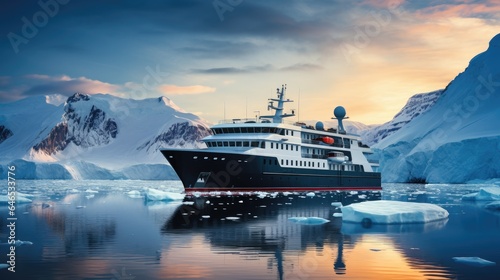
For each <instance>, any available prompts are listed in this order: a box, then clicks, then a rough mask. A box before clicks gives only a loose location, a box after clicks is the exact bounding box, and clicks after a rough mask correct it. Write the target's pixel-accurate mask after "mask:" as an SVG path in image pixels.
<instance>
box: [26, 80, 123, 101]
mask: <svg viewBox="0 0 500 280" xmlns="http://www.w3.org/2000/svg"><path fill="white" fill-rule="evenodd" d="M29 77H31V78H32V79H35V80H36V79H38V80H41V81H43V83H42V84H38V85H35V86H33V87H31V88H30V89H29V90H27V91H25V92H24V93H23V94H24V95H40V94H54V93H58V94H62V95H66V96H69V95H72V94H73V93H75V92H83V93H87V94H95V93H115V92H119V90H120V86H118V85H113V84H110V83H105V82H101V81H98V80H92V79H88V78H86V77H79V78H71V77H69V76H59V77H49V76H46V75H30V76H29Z"/></svg>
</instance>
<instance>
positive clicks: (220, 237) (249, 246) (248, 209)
mask: <svg viewBox="0 0 500 280" xmlns="http://www.w3.org/2000/svg"><path fill="white" fill-rule="evenodd" d="M380 198H381V194H380V192H377V191H367V192H358V191H356V192H324V193H318V192H317V193H315V194H314V196H313V195H312V193H309V194H305V193H302V194H297V193H295V194H289V195H283V194H282V193H279V194H275V196H274V195H272V194H271V195H269V194H268V195H267V196H265V197H263V196H261V197H259V196H257V195H238V196H225V195H218V196H213V195H212V196H198V197H195V196H186V198H185V200H184V202H183V204H182V205H181V206H179V207H178V208H177V209H176V211H175V212H174V214H173V215H172V216H171V217H170V218H169V219H168V220H167V221H166V222H165V224H164V225H163V227H162V229H161V230H162V232H163V233H164V234H166V235H176V234H182V235H186V234H190V235H195V236H201V237H202V238H201V241H200V239H196V241H195V242H193V243H192V244H189V245H188V244H185V246H193V247H196V251H197V252H196V253H195V252H193V255H192V261H193V262H194V263H196V262H199V264H202V263H205V264H207V260H206V259H205V260H203V258H208V259H209V261H208V262H209V263H210V266H211V267H212V268H213V269H214V270H215V269H217V268H215V267H214V266H217V264H216V262H217V260H218V258H217V256H216V255H221V254H222V255H226V256H227V255H229V256H230V257H231V258H230V260H228V259H227V258H223V262H224V263H225V264H227V265H229V266H233V267H234V273H235V274H234V276H232V278H233V279H247V278H249V277H250V276H251V274H252V273H253V272H254V273H256V275H253V277H255V279H257V278H266V279H269V278H271V279H276V275H275V276H274V277H271V275H270V274H269V272H270V271H274V273H275V274H277V279H318V278H322V277H327V278H328V277H329V276H332V275H335V274H346V272H347V270H348V269H349V267H350V266H352V267H353V271H352V273H351V272H349V273H348V274H349V276H350V277H353V278H356V277H362V278H364V279H368V278H373V277H375V278H376V273H374V272H370V274H372V277H367V275H366V272H367V270H368V271H369V270H370V267H372V266H373V265H376V264H377V263H380V262H384V261H386V262H387V263H385V264H384V269H383V270H380V267H379V268H378V269H379V270H380V272H381V273H380V275H379V276H380V277H382V276H383V275H385V274H384V273H387V272H390V273H397V272H398V271H399V272H401V271H403V270H405V269H409V270H410V271H411V268H409V265H408V264H406V263H405V260H404V259H405V257H404V256H402V255H404V253H402V252H401V249H398V248H396V245H394V244H393V241H392V240H391V238H388V237H387V236H380V234H377V232H379V231H385V232H387V230H389V231H391V230H394V229H396V231H400V230H412V231H414V230H416V231H421V230H425V227H424V225H410V226H407V227H404V228H401V227H400V226H398V227H397V228H394V227H392V229H391V227H388V226H376V225H375V226H371V227H370V228H366V226H363V225H361V224H359V225H358V224H347V226H346V230H347V231H348V232H347V233H346V232H345V231H344V230H343V229H342V218H341V215H340V213H341V210H340V208H339V207H337V205H339V203H338V202H341V203H342V205H344V206H345V205H348V204H351V203H354V202H360V201H367V200H379V199H380ZM292 217H317V218H322V219H324V220H322V219H311V221H310V222H307V221H305V223H301V222H294V220H295V219H290V218H292ZM438 227H439V226H438ZM372 231H373V232H374V234H375V235H370V232H372ZM358 232H359V233H358ZM360 233H364V234H360ZM367 233H368V235H366V234H367ZM377 235H379V236H378V237H377ZM194 244H196V245H194ZM370 245H372V246H373V247H371V248H370ZM202 247H203V248H202ZM207 247H209V248H207ZM381 250H384V251H385V250H387V251H390V253H389V254H387V252H386V253H385V254H384V253H380V252H379V251H381ZM346 252H347V253H348V254H346ZM179 253H181V252H179ZM204 253H206V254H208V255H203V254H204ZM377 253H378V255H377ZM170 254H171V255H174V254H175V253H173V252H170ZM196 255H202V257H201V258H200V259H198V257H197V256H196ZM346 255H348V256H347V257H346ZM238 258H239V260H238ZM398 259H399V260H398ZM250 260H254V261H257V262H254V263H252V262H249V261H250ZM259 260H260V261H265V262H266V263H267V270H268V271H267V272H268V273H267V274H265V275H262V274H259V273H261V271H262V265H259V263H260V262H259ZM370 262H372V263H370ZM390 262H394V263H395V266H394V267H391V265H390ZM388 264H389V265H388ZM240 265H241V266H240ZM388 266H389V268H388ZM363 268H366V270H365V269H363ZM219 269H226V270H227V269H230V268H227V267H226V268H219ZM391 269H393V270H394V271H391ZM374 271H376V269H375V270H374ZM436 273H437V274H439V273H440V272H436ZM215 274H218V273H215ZM226 275H228V274H226ZM363 275H364V276H363ZM401 275H406V276H409V277H410V278H411V277H412V276H417V278H418V277H420V276H423V275H422V274H419V273H418V271H416V272H415V273H412V272H408V271H405V272H402V273H401ZM213 276H214V275H211V276H209V275H206V277H213ZM345 276H347V275H345ZM250 278H252V277H250ZM347 278H349V277H347Z"/></svg>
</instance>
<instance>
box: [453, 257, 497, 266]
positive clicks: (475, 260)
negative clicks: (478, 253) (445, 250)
mask: <svg viewBox="0 0 500 280" xmlns="http://www.w3.org/2000/svg"><path fill="white" fill-rule="evenodd" d="M453 260H454V261H456V262H459V263H465V264H468V265H473V266H490V265H496V263H495V262H492V261H488V260H485V259H482V258H480V257H454V258H453Z"/></svg>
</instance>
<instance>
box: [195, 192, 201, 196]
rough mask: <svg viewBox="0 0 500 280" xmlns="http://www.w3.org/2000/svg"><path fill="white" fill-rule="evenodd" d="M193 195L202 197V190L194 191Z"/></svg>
mask: <svg viewBox="0 0 500 280" xmlns="http://www.w3.org/2000/svg"><path fill="white" fill-rule="evenodd" d="M193 196H194V197H200V196H201V192H194V193H193Z"/></svg>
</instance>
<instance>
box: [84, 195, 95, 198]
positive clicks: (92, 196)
mask: <svg viewBox="0 0 500 280" xmlns="http://www.w3.org/2000/svg"><path fill="white" fill-rule="evenodd" d="M94 197H95V194H89V195H86V196H85V198H87V199H91V198H94Z"/></svg>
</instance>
